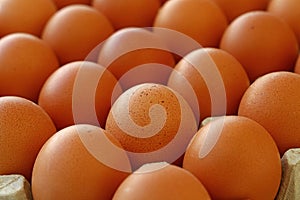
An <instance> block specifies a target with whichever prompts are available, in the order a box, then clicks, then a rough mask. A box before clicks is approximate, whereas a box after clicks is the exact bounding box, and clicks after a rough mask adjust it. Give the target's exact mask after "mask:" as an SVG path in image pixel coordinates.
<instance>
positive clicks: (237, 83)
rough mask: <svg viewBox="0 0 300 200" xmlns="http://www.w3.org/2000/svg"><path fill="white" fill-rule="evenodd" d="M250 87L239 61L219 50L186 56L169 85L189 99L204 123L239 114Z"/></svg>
mask: <svg viewBox="0 0 300 200" xmlns="http://www.w3.org/2000/svg"><path fill="white" fill-rule="evenodd" d="M249 85H250V81H249V78H248V76H247V73H246V71H245V70H244V68H243V66H242V65H241V64H240V63H239V61H237V60H236V59H235V58H234V57H233V56H232V55H230V54H229V53H227V52H226V51H224V50H221V49H216V48H202V49H197V50H194V51H192V52H191V53H189V54H188V55H186V56H185V57H184V58H183V59H181V60H180V62H179V63H177V65H176V66H175V68H174V71H173V72H172V74H171V76H170V78H169V81H168V86H169V87H171V88H172V89H174V90H175V91H177V92H179V93H180V94H181V95H182V96H183V97H184V98H185V99H186V101H187V102H188V103H189V105H190V106H191V108H192V109H193V111H194V114H195V116H196V117H197V118H199V117H200V120H201V121H202V120H203V119H205V118H206V117H210V116H218V115H224V114H227V115H232V114H237V111H238V106H239V103H240V100H241V98H242V96H243V94H244V92H245V91H246V89H247V88H248V87H249ZM194 96H196V97H194Z"/></svg>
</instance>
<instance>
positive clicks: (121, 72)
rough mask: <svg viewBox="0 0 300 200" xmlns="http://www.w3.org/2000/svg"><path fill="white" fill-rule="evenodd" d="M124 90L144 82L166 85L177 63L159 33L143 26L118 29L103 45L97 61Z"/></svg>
mask: <svg viewBox="0 0 300 200" xmlns="http://www.w3.org/2000/svg"><path fill="white" fill-rule="evenodd" d="M97 62H98V63H99V64H101V65H102V66H104V67H107V69H108V70H109V71H111V72H112V74H114V75H115V76H116V78H117V79H118V80H119V82H120V84H121V86H122V88H123V89H124V90H126V89H129V88H130V87H132V86H134V85H137V84H141V83H147V82H150V83H160V84H166V83H167V80H168V78H169V75H170V73H171V70H172V69H173V66H174V65H175V61H174V57H173V55H172V54H171V53H170V52H169V51H168V49H167V47H166V45H165V43H164V42H163V41H162V39H161V38H160V36H159V35H157V34H154V33H153V32H151V31H150V30H148V29H143V28H124V29H121V30H119V31H116V32H115V33H114V34H113V35H111V36H110V37H109V38H108V39H107V40H106V41H105V43H104V44H103V45H102V46H101V50H100V53H99V57H98V61H97Z"/></svg>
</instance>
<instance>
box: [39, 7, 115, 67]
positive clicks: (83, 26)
mask: <svg viewBox="0 0 300 200" xmlns="http://www.w3.org/2000/svg"><path fill="white" fill-rule="evenodd" d="M113 31H114V29H113V27H112V25H111V23H110V22H109V21H108V19H107V18H106V17H105V16H104V15H103V14H102V13H100V12H98V11H97V10H95V9H94V8H92V7H90V6H87V5H70V6H66V7H64V8H62V9H60V10H59V11H57V12H56V13H55V14H54V15H53V16H52V17H51V18H50V19H49V21H48V22H47V24H46V26H45V28H44V31H43V34H42V39H43V40H44V41H46V42H47V43H48V44H49V45H50V46H51V47H52V48H53V50H54V51H55V53H56V54H57V56H58V58H59V60H60V63H61V64H66V63H68V62H71V61H78V60H84V59H85V58H86V56H87V55H88V54H89V53H90V52H91V51H92V50H93V49H94V48H95V47H96V46H97V45H98V44H100V43H101V42H102V41H104V40H105V39H106V38H108V37H109V36H110V35H111V34H112V33H113Z"/></svg>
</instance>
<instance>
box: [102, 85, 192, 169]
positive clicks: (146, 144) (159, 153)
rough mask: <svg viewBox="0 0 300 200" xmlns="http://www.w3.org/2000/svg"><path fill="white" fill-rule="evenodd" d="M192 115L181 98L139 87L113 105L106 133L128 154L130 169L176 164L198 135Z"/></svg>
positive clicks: (160, 89) (161, 89)
mask: <svg viewBox="0 0 300 200" xmlns="http://www.w3.org/2000/svg"><path fill="white" fill-rule="evenodd" d="M197 123H198V122H196V119H195V117H194V115H193V112H192V110H191V108H190V107H189V105H188V104H187V103H186V101H185V100H184V99H183V97H182V96H181V95H179V94H178V93H176V92H175V91H173V90H172V89H170V88H168V87H166V86H163V85H160V84H150V83H148V84H147V83H145V84H140V85H137V86H134V87H132V88H130V89H128V90H126V91H125V92H124V93H123V94H122V95H121V96H120V97H119V98H118V99H117V100H116V102H115V103H114V104H113V106H112V108H111V110H110V113H109V115H108V117H107V121H106V131H107V133H109V134H112V135H113V136H115V138H116V139H117V140H118V141H119V142H120V143H121V145H122V147H123V148H124V149H125V150H126V151H128V155H129V158H130V159H131V163H132V167H133V169H136V168H138V167H140V166H141V165H142V164H144V163H148V162H160V161H167V162H169V163H172V162H174V161H175V160H177V159H178V158H179V157H180V156H181V155H182V154H183V153H184V150H185V148H186V146H187V144H188V142H189V140H190V139H191V137H192V136H193V135H194V134H195V133H196V132H197Z"/></svg>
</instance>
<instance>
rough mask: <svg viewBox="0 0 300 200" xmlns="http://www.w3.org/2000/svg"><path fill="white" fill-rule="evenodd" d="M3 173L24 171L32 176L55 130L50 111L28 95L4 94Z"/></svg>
mask: <svg viewBox="0 0 300 200" xmlns="http://www.w3.org/2000/svg"><path fill="white" fill-rule="evenodd" d="M0 130H1V132H0V155H1V159H0V175H4V174H21V175H23V176H25V177H26V178H27V180H29V181H30V180H31V172H32V168H33V164H34V161H35V159H36V156H37V154H38V152H39V151H40V149H41V148H42V146H43V144H44V143H45V142H46V141H47V140H48V138H50V137H51V136H52V135H53V134H54V133H55V132H56V129H55V126H54V124H53V122H52V121H51V119H50V117H49V116H48V115H47V114H46V112H45V111H44V110H43V109H42V108H41V107H40V106H38V105H36V104H35V103H33V102H32V101H29V100H27V99H24V98H21V97H15V96H5V97H0Z"/></svg>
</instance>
